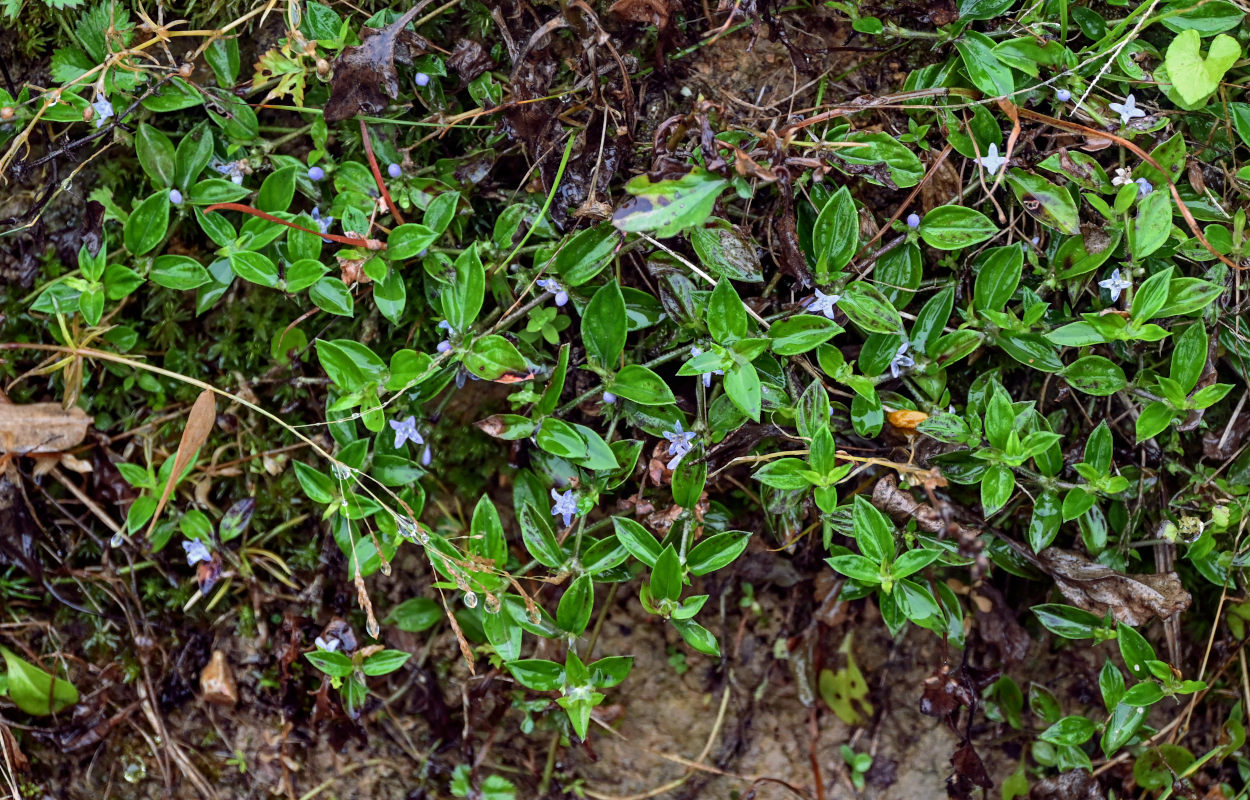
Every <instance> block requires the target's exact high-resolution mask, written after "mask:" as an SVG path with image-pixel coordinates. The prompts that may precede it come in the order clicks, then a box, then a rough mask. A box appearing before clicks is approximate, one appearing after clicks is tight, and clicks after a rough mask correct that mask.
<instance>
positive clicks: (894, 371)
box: [890, 341, 916, 378]
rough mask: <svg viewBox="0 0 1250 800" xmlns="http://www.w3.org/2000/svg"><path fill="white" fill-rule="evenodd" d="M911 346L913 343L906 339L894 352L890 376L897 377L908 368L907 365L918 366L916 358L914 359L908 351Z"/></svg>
mask: <svg viewBox="0 0 1250 800" xmlns="http://www.w3.org/2000/svg"><path fill="white" fill-rule="evenodd" d="M909 347H911V344H910V343H909V342H906V341H904V342H903V343H902V344H900V345H899V346H898V350H896V351H895V352H894V358H892V359H890V377H891V378H897V377H898V376H899V375H901V374H902V373H903V370H904V369H906V368H907V367H914V366H916V361H915V359H913V358H912V357H911V356H910V355H908V353H907V350H908V348H909Z"/></svg>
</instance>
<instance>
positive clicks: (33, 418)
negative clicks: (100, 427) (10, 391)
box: [0, 403, 91, 455]
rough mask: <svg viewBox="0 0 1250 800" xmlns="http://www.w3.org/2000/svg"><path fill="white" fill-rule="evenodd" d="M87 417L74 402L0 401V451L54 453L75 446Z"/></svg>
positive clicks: (81, 435)
mask: <svg viewBox="0 0 1250 800" xmlns="http://www.w3.org/2000/svg"><path fill="white" fill-rule="evenodd" d="M90 424H91V417H89V416H87V413H86V412H85V411H83V410H82V409H81V408H78V407H77V406H73V407H71V408H69V409H68V410H66V409H64V408H62V407H61V404H60V403H27V404H24V405H15V404H13V403H0V453H17V454H19V455H29V454H34V453H57V452H61V451H63V450H69V449H71V448H73V447H77V446H78V445H79V444H81V443H82V440H83V439H84V438H86V436H87V427H88V426H89V425H90Z"/></svg>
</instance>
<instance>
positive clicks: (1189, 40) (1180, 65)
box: [1164, 30, 1241, 104]
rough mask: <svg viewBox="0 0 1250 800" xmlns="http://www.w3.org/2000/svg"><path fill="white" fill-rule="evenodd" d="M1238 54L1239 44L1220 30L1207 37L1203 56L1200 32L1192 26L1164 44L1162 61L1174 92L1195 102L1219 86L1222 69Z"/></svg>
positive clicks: (1213, 91)
mask: <svg viewBox="0 0 1250 800" xmlns="http://www.w3.org/2000/svg"><path fill="white" fill-rule="evenodd" d="M1240 57H1241V45H1239V44H1238V43H1237V40H1236V39H1234V38H1233V37H1231V36H1228V35H1226V34H1223V33H1221V34H1220V35H1219V36H1216V37H1215V38H1214V39H1212V40H1211V46H1210V50H1209V51H1208V53H1207V56H1206V58H1203V56H1202V36H1201V35H1200V34H1199V33H1198V31H1196V30H1186V31H1182V32H1181V33H1179V34H1177V36H1176V38H1175V39H1173V40H1172V43H1171V44H1170V45H1168V51H1167V56H1166V57H1165V59H1164V64H1166V66H1167V68H1168V78H1169V79H1170V80H1171V81H1172V85H1173V86H1174V87H1175V88H1176V91H1177V93H1179V94H1180V96H1181V98H1182V99H1183V100H1184V101H1185V102H1186V103H1190V104H1196V103H1199V102H1201V101H1202V100H1204V99H1205V98H1206V97H1207V96H1209V95H1211V94H1214V93H1215V90H1216V89H1218V88H1220V81H1221V80H1223V79H1224V73H1226V72H1228V70H1229V69H1230V68H1231V67H1232V66H1233V64H1235V63H1236V62H1237V59H1238V58H1240Z"/></svg>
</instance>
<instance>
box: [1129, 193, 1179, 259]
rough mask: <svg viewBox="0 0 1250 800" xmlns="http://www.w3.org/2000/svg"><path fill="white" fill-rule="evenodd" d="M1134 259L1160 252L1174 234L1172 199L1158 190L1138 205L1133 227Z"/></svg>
mask: <svg viewBox="0 0 1250 800" xmlns="http://www.w3.org/2000/svg"><path fill="white" fill-rule="evenodd" d="M1132 231H1133V236H1132V249H1133V258H1135V259H1143V258H1145V257H1146V256H1148V255H1150V254H1151V253H1153V252H1154V251H1156V250H1158V249H1159V248H1160V247H1162V246H1163V244H1164V243H1165V242H1166V241H1167V240H1168V236H1169V235H1170V234H1171V233H1172V198H1171V196H1170V195H1169V194H1168V193H1167V192H1166V191H1164V190H1162V189H1156V190H1155V191H1153V192H1151V193H1150V194H1148V195H1146V196H1145V197H1144V198H1142V200H1141V202H1139V203H1138V204H1137V217H1136V220H1135V224H1134V226H1133V229H1132Z"/></svg>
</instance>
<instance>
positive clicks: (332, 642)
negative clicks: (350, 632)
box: [313, 636, 340, 653]
mask: <svg viewBox="0 0 1250 800" xmlns="http://www.w3.org/2000/svg"><path fill="white" fill-rule="evenodd" d="M313 644H315V645H317V649H318V650H324V651H326V652H327V653H333V652H334V651H336V650H338V649H339V644H340V642H339V640H338V637H336V636H331V637H330V638H329V639H322V638H321V637H320V636H318V637H317V638H316V639H315V640H313Z"/></svg>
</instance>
